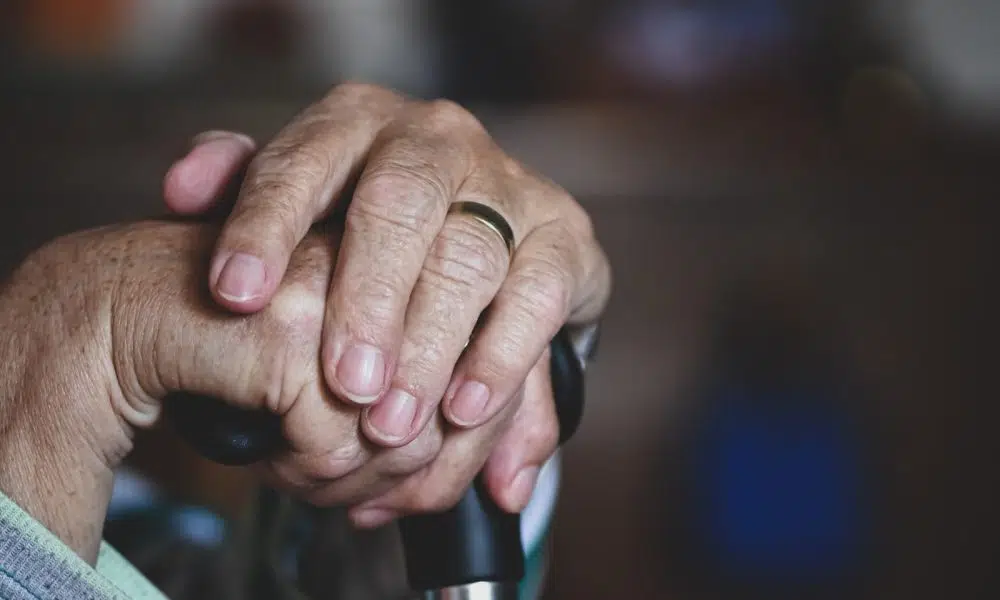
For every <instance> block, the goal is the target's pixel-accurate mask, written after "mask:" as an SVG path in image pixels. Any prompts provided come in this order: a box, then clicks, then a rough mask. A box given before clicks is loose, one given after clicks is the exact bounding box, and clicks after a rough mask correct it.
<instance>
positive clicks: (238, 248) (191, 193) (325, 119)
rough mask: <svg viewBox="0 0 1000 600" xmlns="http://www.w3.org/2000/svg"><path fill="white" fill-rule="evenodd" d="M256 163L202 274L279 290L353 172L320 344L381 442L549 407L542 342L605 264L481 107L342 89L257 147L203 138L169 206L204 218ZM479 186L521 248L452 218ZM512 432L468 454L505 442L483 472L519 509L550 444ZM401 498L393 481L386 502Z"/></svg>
mask: <svg viewBox="0 0 1000 600" xmlns="http://www.w3.org/2000/svg"><path fill="white" fill-rule="evenodd" d="M244 168H246V176H245V179H244V180H243V182H242V188H241V191H240V194H239V198H238V200H237V201H236V203H235V206H234V207H233V208H232V212H231V214H230V215H229V217H228V220H227V221H226V223H225V226H224V227H223V229H222V233H221V235H220V237H219V240H218V242H217V244H216V248H215V252H214V254H213V258H212V261H211V268H210V271H209V274H208V280H209V285H210V289H211V290H212V294H213V296H214V298H215V300H216V301H217V302H218V303H220V304H221V305H222V306H225V307H227V308H228V309H230V310H233V311H236V312H239V313H252V312H255V311H258V310H260V309H261V308H262V307H264V306H267V305H268V303H269V302H271V301H273V298H274V294H275V290H276V289H277V288H278V285H279V283H280V282H281V281H282V279H283V278H285V277H287V268H288V263H289V257H290V256H291V255H292V253H293V250H294V249H295V248H296V246H297V245H298V244H299V243H300V240H302V238H303V236H304V235H305V234H306V232H307V231H308V230H309V228H310V226H311V225H312V224H313V223H314V222H317V221H320V220H322V219H323V218H324V217H326V216H327V215H328V214H330V213H331V211H333V210H335V209H337V208H343V207H338V206H337V203H338V202H342V201H346V198H345V197H346V195H347V191H348V190H350V189H351V184H352V183H354V182H355V181H356V186H355V187H353V197H351V198H350V205H349V207H348V208H347V210H346V221H345V222H346V229H345V232H344V238H343V243H342V247H341V251H340V255H339V257H338V259H337V263H336V269H335V271H334V274H333V278H332V281H331V282H330V287H329V291H328V302H327V305H326V313H325V317H324V320H323V324H322V329H323V338H322V348H321V353H322V354H321V356H322V368H323V372H324V375H325V379H326V381H327V383H328V384H329V386H330V388H331V389H332V390H333V391H334V392H335V394H336V395H337V396H338V397H339V398H342V399H346V400H347V401H349V402H351V403H354V404H356V405H359V406H364V407H365V409H364V411H363V416H362V421H361V425H362V429H363V431H364V432H365V434H366V435H367V437H368V438H369V439H370V440H371V441H373V442H374V443H376V444H379V445H383V446H388V447H405V446H406V445H407V444H409V443H411V442H412V441H413V440H414V439H417V438H418V436H420V435H421V432H422V431H423V430H424V429H425V427H426V426H427V425H428V423H435V422H436V418H437V415H438V414H443V415H444V418H446V419H447V420H448V421H450V422H451V424H452V425H454V426H456V427H458V428H460V429H465V428H472V429H474V430H478V429H479V428H480V426H482V425H483V424H484V423H488V422H492V421H493V420H494V419H496V418H497V417H498V415H501V414H506V413H510V412H512V411H516V405H517V403H518V402H519V401H520V400H521V397H522V394H520V393H519V392H520V391H521V390H524V397H526V398H529V399H531V400H532V402H537V403H538V404H542V403H543V402H542V400H544V401H545V402H547V403H548V404H550V405H551V393H550V392H549V391H548V383H547V381H548V364H547V357H546V356H545V352H546V349H547V347H548V344H549V342H550V341H551V339H552V337H553V336H554V334H555V333H556V332H557V331H558V329H559V328H560V327H561V326H562V325H563V324H564V323H567V322H580V323H583V322H587V321H591V320H593V319H595V318H596V317H597V316H598V315H599V313H600V312H601V311H602V310H603V307H604V305H605V303H606V301H607V297H608V294H609V290H610V269H609V266H608V263H607V260H606V258H605V256H604V254H603V252H602V250H601V248H600V246H599V245H598V244H597V242H596V241H595V239H594V235H593V231H592V228H591V223H590V220H589V218H588V216H587V214H586V213H585V212H584V211H583V210H582V208H581V207H580V206H579V205H578V204H577V203H576V201H575V200H574V199H573V198H572V197H570V196H569V195H568V194H567V193H566V192H565V191H563V190H562V189H560V188H559V187H557V186H556V185H554V184H553V183H551V182H549V181H547V180H545V179H543V178H541V177H539V176H537V175H535V174H532V173H530V172H529V171H528V170H526V169H525V168H524V167H523V166H522V165H520V164H518V163H517V162H516V161H515V160H513V159H512V158H510V157H509V156H507V155H506V154H504V153H503V152H502V151H501V150H500V149H499V148H498V147H497V146H496V144H495V143H494V142H493V141H492V140H491V139H490V137H489V135H488V134H487V132H486V131H485V130H484V129H483V127H482V125H481V124H480V123H479V122H478V121H477V120H476V119H475V118H474V117H473V116H472V115H471V114H469V113H468V112H467V111H465V110H464V109H462V108H461V107H459V106H457V105H455V104H452V103H450V102H446V101H435V102H419V101H412V100H408V99H405V98H403V97H401V96H399V95H397V94H395V93H393V92H390V91H388V90H384V89H381V88H377V87H373V86H367V85H359V84H349V85H342V86H339V87H337V88H335V89H334V90H333V91H332V92H331V93H330V94H329V95H328V96H327V97H325V98H323V99H322V100H321V101H319V102H318V103H316V104H315V105H313V106H311V107H309V108H308V109H306V110H305V111H304V112H303V113H301V114H300V115H299V116H298V117H296V118H295V119H294V120H293V121H292V122H291V124H289V125H288V126H287V127H286V128H285V129H284V130H282V131H281V132H280V133H279V134H278V135H277V137H275V138H274V140H272V141H271V142H270V143H269V144H268V145H266V146H265V147H264V148H263V149H262V150H260V151H259V152H256V150H255V144H254V142H253V141H252V140H250V139H249V138H247V137H246V136H242V135H239V134H234V133H227V132H209V133H206V134H202V135H201V136H199V137H198V138H196V140H195V147H194V149H193V150H192V151H191V152H190V154H188V155H187V156H186V157H185V158H183V159H181V160H180V161H179V162H178V163H177V164H175V165H174V167H173V168H172V169H171V170H170V172H169V173H168V174H167V176H166V179H165V182H164V188H165V189H164V193H165V198H166V202H167V205H168V206H169V207H170V208H171V209H172V210H174V211H175V212H178V213H181V214H204V213H206V212H207V211H209V210H210V209H212V208H215V207H217V206H218V205H219V203H220V202H222V201H223V200H222V199H223V190H224V188H226V186H227V184H228V183H229V181H230V179H232V178H233V177H234V176H235V175H236V174H237V173H240V172H241V171H242V170H243V169H244ZM467 200H471V201H476V202H481V203H484V204H487V205H489V206H491V207H492V208H494V209H495V210H497V211H498V212H499V213H500V214H502V215H503V216H504V217H505V218H506V219H507V220H508V221H509V223H510V224H511V226H512V228H513V231H514V235H515V238H516V244H517V249H516V251H515V253H514V255H513V256H512V257H510V256H508V251H507V249H506V248H505V246H504V245H503V243H502V241H501V239H500V238H499V236H497V235H495V234H494V232H492V231H490V230H489V229H488V228H487V227H485V226H484V225H482V224H481V223H479V222H477V221H475V220H473V219H470V218H468V217H464V216H461V215H454V214H448V208H449V206H450V205H451V204H453V203H454V202H458V201H467ZM487 306H489V307H490V310H489V312H488V314H487V317H486V319H485V321H484V323H483V324H482V326H481V329H477V331H476V335H475V337H474V339H473V341H472V342H471V343H470V344H469V346H468V348H467V349H466V348H465V347H466V343H467V342H468V341H469V340H470V338H471V337H472V333H473V329H474V328H475V327H476V324H477V320H478V319H479V317H480V314H481V313H483V311H484V310H485V309H486V308H487ZM463 350H464V351H463ZM534 394H544V398H543V399H540V400H539V399H534V398H533V395H534ZM439 405H443V406H442V409H443V410H441V411H439V410H438V408H439ZM512 405H513V406H512ZM550 412H551V411H550ZM552 418H554V417H552ZM553 425H554V424H547V425H545V427H546V428H551V427H552V426H553ZM501 431H502V429H498V428H496V427H490V428H486V429H484V430H481V431H478V433H477V434H476V437H475V438H470V440H473V439H474V440H475V441H469V442H468V444H469V447H468V448H467V450H468V452H469V453H470V455H471V456H477V457H480V458H481V460H482V461H485V460H486V458H487V456H488V455H489V453H490V450H492V449H493V448H494V445H495V447H496V450H495V451H494V452H493V454H492V456H491V457H490V459H489V463H488V464H487V465H486V467H487V470H486V474H487V479H488V480H489V481H492V482H494V483H495V488H494V489H495V490H496V493H497V494H498V495H499V496H498V498H497V500H498V501H499V502H500V503H501V504H502V505H503V506H506V507H509V508H511V509H519V508H522V507H523V506H524V504H525V503H526V502H527V500H528V497H529V495H530V491H531V489H532V488H533V484H534V474H535V473H537V467H538V466H539V465H540V464H541V463H542V462H543V461H544V459H545V458H546V457H547V454H544V455H537V454H535V453H533V452H531V451H528V450H526V449H524V448H521V447H518V446H517V443H520V440H519V439H518V440H515V438H511V437H509V438H508V439H506V440H499V441H498V440H497V436H498V435H499V433H500V432H501ZM553 447H554V446H553ZM551 450H552V447H550V448H548V451H551ZM400 493H403V492H394V493H393V494H400ZM395 503H398V497H397V496H396V495H390V496H388V497H386V498H383V499H381V500H380V501H379V502H376V503H374V504H376V505H386V506H390V507H391V506H395V505H396V504H395Z"/></svg>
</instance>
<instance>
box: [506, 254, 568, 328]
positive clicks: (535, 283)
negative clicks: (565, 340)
mask: <svg viewBox="0 0 1000 600" xmlns="http://www.w3.org/2000/svg"><path fill="white" fill-rule="evenodd" d="M512 279H513V280H512V281H511V285H510V288H509V292H508V293H509V294H510V296H511V297H510V300H511V301H512V303H513V304H514V305H515V306H517V307H518V309H519V310H521V311H523V312H524V313H526V314H525V315H524V316H525V317H527V318H528V319H530V320H531V321H532V322H534V323H539V324H541V325H543V326H544V327H546V328H547V329H549V330H554V329H558V328H559V327H561V326H562V324H563V321H564V320H565V319H566V315H567V314H569V310H570V303H571V295H570V294H571V289H570V286H569V285H567V281H568V279H569V276H568V274H567V273H566V270H565V269H564V268H563V267H562V266H560V265H559V264H557V263H556V262H555V261H553V260H549V259H544V258H539V259H538V260H534V261H531V263H530V264H527V265H525V266H524V267H523V268H522V269H521V270H520V272H519V273H517V274H516V275H513V276H512Z"/></svg>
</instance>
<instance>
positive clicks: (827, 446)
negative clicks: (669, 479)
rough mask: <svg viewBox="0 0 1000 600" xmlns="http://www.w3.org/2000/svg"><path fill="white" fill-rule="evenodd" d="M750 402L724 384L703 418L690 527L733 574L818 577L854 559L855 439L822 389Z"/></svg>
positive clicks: (859, 512)
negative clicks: (696, 505) (696, 507)
mask: <svg viewBox="0 0 1000 600" xmlns="http://www.w3.org/2000/svg"><path fill="white" fill-rule="evenodd" d="M774 393H775V394H787V395H789V396H790V397H787V398H783V399H781V401H778V402H775V401H774V399H773V398H768V399H761V400H762V401H760V402H754V399H753V398H752V397H748V394H750V392H747V391H746V390H740V389H733V390H728V391H727V392H725V396H726V397H723V398H719V404H718V405H717V406H716V407H715V410H713V411H712V414H711V416H710V417H709V419H708V420H707V422H706V423H705V430H704V431H703V434H704V437H703V438H702V439H701V441H700V443H699V444H698V446H699V448H698V450H697V451H698V452H699V455H698V456H697V458H696V463H695V464H696V465H697V467H696V477H695V481H696V482H697V483H696V485H698V486H699V488H700V490H699V494H698V495H699V496H700V497H701V498H702V499H703V500H704V505H703V507H702V508H701V512H700V519H701V525H702V526H701V527H699V529H700V530H701V531H702V532H703V534H704V535H705V537H706V539H705V543H706V546H707V547H708V548H711V551H712V552H713V554H715V556H714V560H715V561H716V562H717V564H718V566H719V567H720V568H722V569H723V570H725V571H728V572H730V573H732V574H733V575H734V576H738V577H750V578H764V579H768V580H779V579H783V578H788V579H794V580H803V579H808V580H811V579H817V578H818V579H826V578H829V577H837V576H838V574H840V573H846V572H848V571H851V570H853V569H854V567H856V563H857V561H858V560H859V558H860V553H861V551H862V546H863V538H864V531H865V529H866V526H865V523H864V518H863V512H864V511H863V509H862V506H861V502H862V499H863V496H864V493H863V487H864V485H865V484H864V480H863V476H862V472H863V471H862V465H863V463H862V457H861V456H859V447H858V446H859V444H858V443H859V440H858V439H857V436H856V433H855V432H854V431H853V429H852V427H851V424H850V422H849V420H848V419H846V418H845V415H843V414H839V413H838V411H837V410H836V405H835V404H832V403H830V402H827V401H825V399H820V397H822V396H825V395H826V392H825V391H824V390H822V389H812V390H798V391H781V392H774Z"/></svg>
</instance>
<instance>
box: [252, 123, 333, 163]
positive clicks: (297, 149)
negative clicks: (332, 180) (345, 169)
mask: <svg viewBox="0 0 1000 600" xmlns="http://www.w3.org/2000/svg"><path fill="white" fill-rule="evenodd" d="M304 119H305V120H303V121H301V122H300V125H302V126H303V127H306V128H307V129H308V128H309V126H312V125H313V124H314V122H315V121H317V120H318V121H320V124H321V125H322V127H323V128H324V130H325V129H326V128H327V127H329V126H330V125H329V119H328V118H326V117H325V116H308V117H304ZM324 133H326V132H324ZM336 159H337V157H336V156H334V155H333V153H332V152H330V151H329V150H328V149H326V148H324V147H323V146H322V145H321V144H319V143H317V142H316V141H315V140H308V141H305V142H303V141H302V140H300V139H280V138H279V139H276V140H275V141H273V142H271V143H270V144H268V145H267V146H265V147H264V149H263V150H261V151H260V153H259V154H258V155H257V156H256V157H255V158H254V163H255V166H254V168H255V170H258V171H260V172H265V171H267V172H272V171H273V172H277V173H280V174H281V176H282V177H285V178H287V177H313V178H325V177H326V176H327V175H328V174H329V173H331V172H332V171H333V170H334V166H335V164H336Z"/></svg>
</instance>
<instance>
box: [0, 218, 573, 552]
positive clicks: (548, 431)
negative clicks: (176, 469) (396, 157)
mask: <svg viewBox="0 0 1000 600" xmlns="http://www.w3.org/2000/svg"><path fill="white" fill-rule="evenodd" d="M217 236H218V229H217V228H216V227H212V226H207V225H192V224H180V223H142V224H135V225H125V226H118V227H111V228H104V229H99V230H94V231H89V232H84V233H80V234H75V235H72V236H68V237H65V238H62V239H59V240H57V241H55V242H52V243H50V244H48V245H47V246H46V247H45V248H43V249H41V250H39V251H37V252H36V253H34V254H33V255H32V257H31V258H30V259H29V260H28V261H26V262H25V263H24V264H23V265H22V266H21V267H20V268H19V269H18V271H17V272H16V273H15V275H14V276H13V277H12V278H11V280H10V281H9V282H7V284H6V285H5V286H4V288H3V290H2V294H0V325H2V326H3V329H4V331H5V336H6V337H5V338H4V343H3V345H2V346H0V360H2V361H3V362H4V364H5V365H6V366H7V368H6V369H5V370H4V371H3V372H2V373H0V375H2V376H0V384H2V385H0V400H3V402H0V426H2V428H3V429H4V431H5V435H4V436H3V437H2V438H0V442H2V444H0V446H2V449H3V451H4V455H5V456H11V457H15V459H14V460H12V461H8V462H9V464H8V465H7V466H6V467H5V468H4V469H0V484H2V485H3V489H4V491H5V492H6V493H8V494H9V495H10V496H11V497H12V498H14V499H15V501H17V502H19V503H21V504H22V506H25V507H26V509H28V510H30V511H32V512H33V514H35V515H36V516H37V517H38V518H39V519H40V520H41V521H42V522H43V523H45V524H46V525H47V526H49V527H50V529H52V530H53V531H55V532H57V534H61V535H62V536H63V538H64V539H66V540H67V542H68V543H70V544H71V546H73V547H74V548H77V549H81V550H80V551H81V553H82V554H85V555H89V554H90V553H92V552H94V551H96V540H99V539H100V523H101V522H102V520H103V511H104V509H105V508H106V504H107V500H108V497H109V494H110V482H111V479H110V474H111V470H112V469H113V468H114V467H115V466H116V465H117V464H118V462H119V461H120V460H121V459H122V458H123V457H124V456H125V455H126V454H127V453H128V451H129V450H130V448H131V439H132V437H133V435H134V431H135V429H137V428H143V427H148V426H150V425H151V424H153V423H154V422H156V420H157V419H158V416H159V414H160V412H161V406H160V401H161V399H163V398H164V397H165V396H166V395H167V394H168V393H170V392H173V391H186V392H191V393H195V394H202V395H207V396H212V397H217V398H220V399H222V400H225V401H227V402H230V403H233V404H235V405H239V406H243V407H246V408H257V409H260V408H266V409H267V410H270V411H272V412H274V413H276V414H279V415H282V417H283V430H284V435H285V437H286V439H287V441H288V444H289V450H288V452H286V453H284V454H282V455H280V456H277V457H275V458H274V459H273V460H269V461H267V462H266V463H263V464H259V465H256V466H255V468H256V469H257V470H258V471H260V472H261V473H262V474H263V475H264V477H265V478H267V479H268V480H269V482H270V483H272V484H274V485H276V486H278V487H281V488H283V489H286V490H289V491H291V492H292V493H293V494H295V495H296V496H298V497H301V498H303V499H305V500H306V501H309V502H312V503H314V504H318V505H346V506H352V507H354V508H353V509H352V513H351V514H352V517H353V518H354V520H355V522H356V523H357V524H358V525H360V526H375V525H379V524H381V523H384V522H386V521H388V520H391V519H393V518H395V517H397V516H400V515H403V514H408V513H414V512H428V511H436V510H442V509H445V508H447V507H449V506H452V505H454V503H455V502H457V500H458V499H459V498H460V497H461V495H462V493H464V491H465V489H466V488H467V487H468V484H469V482H470V481H471V480H472V478H473V477H474V476H475V474H476V472H477V471H479V469H480V468H481V466H482V463H483V460H485V458H486V454H487V453H488V452H489V450H490V448H486V447H484V446H483V445H482V444H481V437H480V436H481V434H480V433H479V430H476V431H472V430H453V431H448V432H447V433H446V432H445V428H444V421H443V419H440V418H437V419H434V420H432V421H431V422H430V423H429V424H428V426H427V427H425V428H424V429H423V430H422V431H421V432H420V434H419V435H418V436H417V437H416V438H414V439H413V440H412V441H411V442H410V443H408V444H406V445H404V446H401V447H398V448H383V447H378V446H376V445H373V444H371V443H369V442H368V441H367V440H366V439H365V438H364V436H363V435H362V434H361V431H360V423H359V420H360V418H361V412H362V409H361V408H360V407H357V406H354V405H350V404H347V403H343V402H337V401H335V399H334V398H333V397H332V394H331V392H330V391H329V388H328V386H327V385H326V384H325V383H324V380H323V375H322V370H321V364H320V359H319V349H320V343H321V338H320V332H321V327H320V324H321V323H322V320H323V318H324V314H325V313H326V291H327V289H328V286H329V283H330V278H331V273H332V271H333V264H334V260H335V257H336V248H337V244H336V239H337V237H339V236H337V235H335V234H332V233H327V234H325V235H318V234H313V235H309V236H307V237H305V238H304V239H303V241H302V242H301V243H300V244H299V246H298V248H297V249H296V250H295V251H294V252H293V253H292V255H291V257H290V260H289V264H288V266H287V269H286V272H285V275H284V280H283V282H282V284H281V286H280V287H279V289H278V290H277V291H276V293H275V294H274V295H273V297H272V300H271V302H270V303H269V304H268V306H267V307H266V308H264V309H262V310H260V311H258V312H257V313H255V314H252V315H246V316H234V315H231V314H228V313H227V312H226V311H224V310H222V309H220V308H219V307H217V306H216V305H215V304H214V303H213V302H212V300H211V298H210V297H209V295H208V293H207V290H205V284H204V281H205V276H206V272H205V271H206V268H205V267H207V265H208V258H209V255H210V252H211V247H212V243H213V241H214V240H215V239H216V237H217ZM203 290H204V291H203ZM548 385H549V380H548V373H547V370H536V372H535V374H534V375H533V376H532V377H529V379H528V381H527V382H526V384H525V386H524V391H525V392H526V393H528V394H530V396H531V397H532V398H535V399H540V400H542V401H539V400H534V401H524V402H512V403H508V404H507V405H506V406H505V407H504V408H503V410H502V411H501V413H500V415H499V416H498V418H496V419H494V420H491V421H490V422H489V423H487V424H486V425H484V426H483V427H482V428H481V429H482V430H485V431H486V432H487V434H488V435H491V436H493V437H495V438H502V439H503V442H504V444H505V445H506V446H507V447H508V448H511V449H512V450H510V451H508V453H506V454H499V455H497V456H496V457H495V458H494V459H492V460H494V461H496V462H497V464H498V465H499V468H498V469H497V471H498V472H503V471H504V470H505V469H508V468H509V464H511V463H517V464H521V463H522V462H523V461H524V457H528V459H529V460H530V461H542V460H544V458H545V457H546V456H548V455H549V454H550V453H551V451H552V448H553V447H554V445H555V443H556V438H557V436H558V431H557V430H556V427H555V425H554V424H555V422H556V421H555V415H554V408H553V406H552V403H551V402H546V401H544V399H545V398H547V397H548V396H550V395H551V391H550V390H549V388H548ZM519 395H520V394H519ZM512 422H513V423H515V424H516V426H514V427H511V426H510V424H511V423H512ZM41 474H44V475H45V476H42V475H41ZM487 483H488V485H489V486H490V488H491V489H492V490H493V491H494V494H495V495H497V496H498V497H500V498H503V499H505V501H506V504H505V506H507V507H512V506H513V504H514V503H516V502H518V501H519V499H517V498H512V496H511V495H510V494H511V491H510V490H509V489H508V488H509V482H508V481H506V480H504V481H499V480H497V479H495V478H493V479H488V481H487ZM518 485H525V484H524V483H523V482H520V483H519V484H518ZM515 488H516V486H515ZM515 491H516V489H515ZM524 493H527V492H524ZM99 498H103V500H100V499H99ZM74 503H76V504H79V506H76V507H75V505H74ZM81 511H82V512H81Z"/></svg>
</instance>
